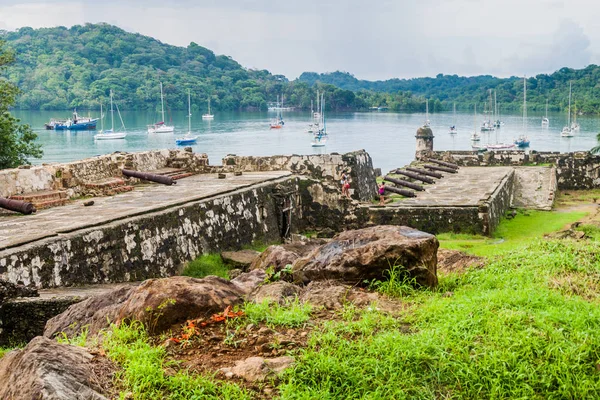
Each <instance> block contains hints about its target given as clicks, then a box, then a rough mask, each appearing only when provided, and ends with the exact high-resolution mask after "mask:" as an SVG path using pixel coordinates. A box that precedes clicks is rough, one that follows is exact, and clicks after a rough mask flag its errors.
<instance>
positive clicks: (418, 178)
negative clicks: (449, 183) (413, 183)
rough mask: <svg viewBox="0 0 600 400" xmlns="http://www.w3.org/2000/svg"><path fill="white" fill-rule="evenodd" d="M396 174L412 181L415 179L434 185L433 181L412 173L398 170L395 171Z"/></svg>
mask: <svg viewBox="0 0 600 400" xmlns="http://www.w3.org/2000/svg"><path fill="white" fill-rule="evenodd" d="M396 174H398V175H404V176H408V177H409V178H413V179H416V180H418V181H421V182H425V183H435V181H434V180H433V179H431V178H428V177H426V176H423V175H419V174H415V173H414V172H407V171H402V170H400V169H398V170H396Z"/></svg>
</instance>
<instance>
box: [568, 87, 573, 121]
mask: <svg viewBox="0 0 600 400" xmlns="http://www.w3.org/2000/svg"><path fill="white" fill-rule="evenodd" d="M571 85H572V83H571V82H569V119H568V121H569V123H568V125H567V126H568V127H569V129H571Z"/></svg>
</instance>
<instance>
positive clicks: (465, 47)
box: [0, 0, 600, 79]
mask: <svg viewBox="0 0 600 400" xmlns="http://www.w3.org/2000/svg"><path fill="white" fill-rule="evenodd" d="M595 8H596V0H570V1H569V2H568V3H567V2H566V0H565V1H561V0H477V1H476V0H445V1H443V0H420V1H419V2H415V1H414V0H397V1H393V0H381V1H378V2H366V1H362V0H304V1H302V2H296V1H288V2H272V1H265V0H230V1H219V0H200V1H192V0H183V1H181V0H180V1H168V2H167V1H164V0H146V1H141V0H133V1H127V2H123V1H116V0H105V1H101V2H99V1H96V0H55V1H52V2H50V1H46V0H19V1H16V0H0V27H1V26H2V25H1V24H4V26H5V27H6V28H8V29H15V28H18V27H21V26H32V27H41V26H56V25H65V26H70V25H73V24H81V23H85V22H109V23H113V24H116V25H118V26H120V27H122V28H124V29H126V30H129V31H134V32H140V33H142V34H145V35H149V36H152V37H155V38H157V39H159V40H161V41H163V42H167V43H170V44H175V45H180V46H185V45H187V44H188V43H189V42H191V41H194V42H196V43H198V44H200V45H203V46H205V47H208V48H210V49H212V50H213V51H215V52H216V53H218V54H227V55H230V56H232V57H233V58H234V59H235V60H237V61H238V62H240V63H241V64H242V65H244V66H246V67H254V68H266V69H269V70H270V71H272V72H273V73H281V74H284V75H286V76H288V77H289V78H295V77H296V76H298V75H299V74H300V73H302V72H303V71H317V72H326V71H334V70H338V69H339V70H344V71H349V72H351V73H353V74H355V75H356V76H357V77H359V78H365V79H386V78H391V77H414V76H424V75H428V76H433V75H436V74H437V73H445V74H461V75H463V74H464V75H475V74H494V75H500V76H509V75H522V74H523V73H527V74H529V75H530V74H535V73H541V72H552V71H553V70H555V69H558V68H560V67H563V66H569V67H578V68H579V67H582V66H585V65H586V64H587V63H589V62H593V61H596V60H598V59H600V24H597V22H596V15H595V13H594V12H591V11H592V10H594V9H595Z"/></svg>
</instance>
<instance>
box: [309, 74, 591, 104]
mask: <svg viewBox="0 0 600 400" xmlns="http://www.w3.org/2000/svg"><path fill="white" fill-rule="evenodd" d="M298 80H299V81H301V82H305V83H307V84H309V85H313V84H316V83H326V84H331V85H334V86H336V87H339V88H342V89H347V90H352V91H372V92H378V93H382V94H384V93H387V94H392V96H384V97H386V98H389V99H393V97H394V96H393V94H395V93H398V92H402V93H404V95H406V94H407V93H410V94H412V95H416V96H418V97H420V98H429V99H431V103H430V104H433V105H432V109H451V107H452V103H453V102H456V103H457V106H458V107H459V108H466V107H472V105H473V104H474V103H478V104H479V107H483V102H485V101H488V96H489V93H488V89H494V90H496V92H497V98H498V103H499V104H500V105H501V106H502V108H504V109H511V110H519V109H520V108H521V106H522V102H523V78H522V77H511V78H505V79H503V78H495V77H492V76H489V75H482V76H474V77H462V76H457V75H443V74H439V75H437V76H436V77H435V78H414V79H390V80H386V81H366V80H359V79H357V78H355V77H354V76H353V75H351V74H349V73H347V72H339V71H336V72H331V73H325V74H318V73H315V72H305V73H303V74H302V75H301V76H300V77H299V78H298ZM569 82H572V84H573V104H574V105H575V106H576V107H577V110H578V111H581V112H583V113H585V114H592V113H600V67H599V66H597V65H590V66H588V67H587V68H585V69H581V70H575V69H571V68H562V69H560V70H558V71H556V72H554V73H553V74H550V75H546V74H541V75H537V76H535V77H529V78H527V106H528V109H537V110H543V109H544V108H545V105H546V99H548V102H549V108H550V109H551V110H554V111H557V110H564V109H566V108H567V104H568V96H569Z"/></svg>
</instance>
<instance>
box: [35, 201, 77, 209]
mask: <svg viewBox="0 0 600 400" xmlns="http://www.w3.org/2000/svg"><path fill="white" fill-rule="evenodd" d="M32 203H33V205H34V206H35V208H36V209H37V210H38V211H39V210H44V209H46V208H52V207H60V206H64V205H65V204H67V203H69V199H54V200H47V201H35V202H32Z"/></svg>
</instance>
